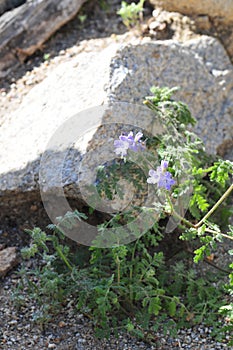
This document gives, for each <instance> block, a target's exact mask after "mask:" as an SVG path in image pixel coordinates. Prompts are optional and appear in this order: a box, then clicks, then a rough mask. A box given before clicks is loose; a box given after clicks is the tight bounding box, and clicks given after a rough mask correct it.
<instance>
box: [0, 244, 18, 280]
mask: <svg viewBox="0 0 233 350" xmlns="http://www.w3.org/2000/svg"><path fill="white" fill-rule="evenodd" d="M17 264H18V259H17V253H16V248H15V247H9V248H5V249H3V250H1V251H0V277H4V276H5V275H6V274H7V272H8V271H10V270H11V269H12V268H13V267H14V266H15V265H17Z"/></svg>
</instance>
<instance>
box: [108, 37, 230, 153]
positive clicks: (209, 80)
mask: <svg viewBox="0 0 233 350" xmlns="http://www.w3.org/2000/svg"><path fill="white" fill-rule="evenodd" d="M152 85H158V86H169V87H173V86H179V87H180V91H179V92H178V93H177V95H176V99H180V100H182V101H183V102H185V103H187V104H188V106H189V108H190V110H191V112H192V114H193V115H194V116H195V117H196V118H197V120H198V123H197V127H196V132H197V133H198V134H199V136H201V137H202V138H203V139H204V141H205V145H206V149H207V151H209V152H210V153H215V152H216V149H217V147H219V146H220V145H221V144H222V143H223V141H224V140H228V139H230V140H231V139H232V137H233V69H232V65H231V63H230V61H229V59H228V56H227V55H226V53H225V51H224V48H223V47H222V45H221V44H220V43H219V42H218V41H217V40H216V39H213V38H210V37H207V36H201V37H200V38H198V39H193V40H190V41H187V42H186V43H184V44H180V43H178V42H175V41H169V40H168V41H155V42H150V43H147V44H143V45H137V46H127V47H125V48H124V49H123V50H121V51H120V52H118V56H117V57H115V58H114V59H113V60H112V64H111V80H110V89H109V96H110V98H111V99H112V100H114V101H116V100H121V101H128V102H132V103H142V101H143V97H144V96H146V95H148V93H149V90H150V87H151V86H152Z"/></svg>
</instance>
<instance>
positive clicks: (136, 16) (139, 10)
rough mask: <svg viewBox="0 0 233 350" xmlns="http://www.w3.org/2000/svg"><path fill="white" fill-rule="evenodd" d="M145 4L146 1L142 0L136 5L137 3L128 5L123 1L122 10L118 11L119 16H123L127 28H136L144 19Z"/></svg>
mask: <svg viewBox="0 0 233 350" xmlns="http://www.w3.org/2000/svg"><path fill="white" fill-rule="evenodd" d="M144 2H145V0H140V1H139V3H138V4H135V2H132V3H131V4H127V2H125V1H122V3H121V8H120V10H118V11H117V14H118V15H120V16H121V18H122V21H123V23H124V25H125V26H126V27H127V28H131V27H134V26H136V25H137V24H138V23H139V21H140V20H141V19H142V14H143V5H144Z"/></svg>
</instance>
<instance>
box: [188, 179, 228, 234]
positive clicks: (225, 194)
mask: <svg viewBox="0 0 233 350" xmlns="http://www.w3.org/2000/svg"><path fill="white" fill-rule="evenodd" d="M232 190H233V184H232V185H231V186H230V187H229V188H228V190H227V191H226V192H225V193H224V194H223V195H222V197H221V198H220V199H219V200H218V201H217V203H215V205H214V206H213V207H212V209H210V211H208V213H207V214H206V215H205V216H204V217H203V218H202V219H201V220H200V221H199V222H198V223H197V224H196V225H194V228H198V227H200V226H201V225H202V224H203V222H204V221H205V220H207V219H208V218H209V217H210V215H212V214H213V212H214V211H215V210H216V209H217V208H218V207H219V205H220V204H221V203H222V202H223V201H224V199H226V198H227V196H229V194H230V193H231V191H232Z"/></svg>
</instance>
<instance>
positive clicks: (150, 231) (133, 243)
mask: <svg viewBox="0 0 233 350" xmlns="http://www.w3.org/2000/svg"><path fill="white" fill-rule="evenodd" d="M175 90H176V89H175V88H173V89H168V88H158V87H153V88H152V89H151V92H152V96H149V97H147V98H146V99H145V102H144V104H145V105H146V106H147V107H149V108H150V109H151V110H152V111H153V112H154V114H155V118H157V120H158V121H159V123H160V124H161V125H165V126H166V128H165V131H166V132H163V131H162V132H160V133H158V134H157V135H156V136H153V135H151V134H150V133H146V132H144V131H143V130H137V128H135V129H136V130H133V129H132V130H130V131H128V130H125V132H122V133H121V134H118V135H116V137H115V140H114V141H113V142H112V145H111V147H112V152H113V153H115V156H116V157H117V161H115V162H112V163H111V164H108V165H107V166H101V167H100V168H99V171H98V176H97V180H98V181H96V184H95V186H96V189H97V191H98V193H99V196H100V197H107V198H109V199H111V200H112V199H113V198H114V196H115V194H116V192H117V184H118V180H119V178H121V177H122V176H123V177H127V180H128V181H130V182H132V183H133V185H134V186H135V188H136V198H137V201H138V202H137V203H136V204H135V205H133V204H132V205H131V206H129V207H127V208H126V209H125V210H122V211H119V212H117V213H115V212H112V213H111V215H109V216H108V218H107V219H105V220H103V222H101V223H99V224H98V233H99V234H98V236H97V237H96V238H95V239H94V240H93V246H92V247H91V248H89V249H88V248H87V251H86V253H87V255H86V259H85V262H84V264H81V265H80V264H79V265H77V263H76V261H77V260H80V259H79V254H80V252H79V250H77V251H75V252H72V254H71V252H70V250H69V249H67V247H66V248H65V247H64V246H65V245H64V246H63V245H62V243H61V232H60V229H59V227H58V226H57V225H52V226H50V229H52V232H53V233H52V234H51V233H48V234H46V233H45V232H41V231H40V236H41V237H42V238H43V242H42V243H43V244H42V243H41V242H40V239H39V240H38V237H39V236H38V234H36V232H37V231H36V230H38V229H34V230H33V231H32V232H31V233H30V234H31V236H32V243H31V246H30V247H29V248H25V249H24V250H23V254H24V256H25V258H30V256H32V255H33V256H35V255H36V254H38V253H40V254H42V255H43V254H44V256H45V257H46V259H44V263H43V267H42V268H41V275H39V274H38V272H37V275H36V276H37V280H38V284H39V285H43V289H42V290H40V297H42V298H43V293H44V294H45V295H46V300H47V299H48V297H49V296H50V295H51V293H48V291H46V284H45V283H44V282H43V283H42V282H40V280H41V281H44V279H45V276H46V273H47V272H46V271H47V270H50V271H53V272H54V276H55V277H56V285H58V286H59V288H60V289H61V292H60V293H59V297H60V296H61V295H65V296H66V295H67V294H69V295H70V296H72V298H73V299H74V300H75V305H76V309H77V310H78V311H79V312H82V313H83V314H84V315H86V316H88V317H89V318H91V319H93V323H94V324H95V329H96V333H97V335H99V336H100V335H101V336H109V335H110V333H111V332H115V333H118V331H119V329H120V330H121V329H125V330H126V331H128V332H131V333H133V334H134V335H136V336H138V337H140V338H143V339H144V340H145V341H148V342H150V343H151V342H152V339H154V338H155V334H156V332H157V330H158V328H159V327H163V330H164V332H165V333H166V332H169V333H170V334H171V335H172V334H174V333H175V331H176V330H177V329H178V328H179V327H184V326H186V325H188V327H191V326H192V325H194V324H197V323H198V322H203V323H206V324H208V325H209V324H211V325H212V326H213V327H215V329H218V331H216V334H217V333H218V335H219V334H222V338H224V336H225V332H226V331H227V332H230V331H232V329H233V317H232V315H233V312H232V310H233V307H232V302H231V303H230V304H229V303H227V298H225V295H226V294H227V292H229V293H230V295H232V290H233V287H232V285H233V283H232V281H233V277H232V276H233V273H232V272H230V271H233V265H232V264H230V266H229V267H228V266H223V267H222V266H220V267H218V266H216V273H213V274H212V273H209V272H207V273H206V274H204V275H200V274H199V273H198V272H197V269H196V268H195V266H194V264H197V263H200V262H204V263H205V262H208V261H209V260H208V258H209V257H210V256H211V254H214V252H215V249H216V247H217V246H218V244H220V243H221V242H223V241H224V240H229V241H231V240H233V229H232V226H230V225H228V219H229V217H230V216H231V215H232V214H233V210H232V202H231V201H230V194H231V193H232V190H233V183H232V181H233V179H232V174H233V163H232V162H231V161H229V160H223V159H219V158H218V157H217V156H211V155H209V154H207V153H206V152H205V149H204V145H203V142H202V141H201V140H200V138H199V137H198V136H197V135H196V134H195V133H193V132H191V131H190V130H189V126H190V125H191V126H193V125H194V124H195V119H194V118H193V117H192V115H191V113H190V111H189V109H188V107H187V106H186V105H185V104H184V103H182V102H177V101H174V100H173V99H172V94H173V93H174V92H175ZM137 162H138V163H139V165H140V166H139V167H137ZM145 186H146V187H145ZM145 188H146V189H147V190H148V192H146V193H144V190H145ZM149 191H150V192H149ZM123 195H124V193H123ZM145 198H146V200H145ZM89 209H90V210H89V212H90V213H92V212H93V211H95V208H89ZM139 209H140V211H138V210H139ZM139 212H140V215H141V216H142V217H143V218H144V220H141V221H140V220H139V221H137V220H136V216H137V215H138V216H140V215H139V214H138V213H139ZM72 215H73V216H76V217H78V219H79V220H80V221H84V222H86V221H87V220H88V217H87V216H86V215H84V214H83V213H80V212H79V211H78V210H76V211H75V212H74V213H73V214H72V213H69V214H67V215H66V216H65V217H64V218H60V220H62V222H63V226H64V227H65V226H66V225H67V227H68V226H70V225H72ZM109 228H111V229H112V231H109ZM57 234H58V235H59V241H58V239H57V238H56V239H55V238H54V236H55V237H56V235H57ZM125 236H128V237H130V238H132V237H133V238H132V239H130V240H129V243H128V244H124V237H125ZM131 236H132V237H131ZM42 238H41V240H42ZM106 239H107V240H108V248H103V247H104V245H103V244H102V242H103V241H104V240H106ZM47 242H53V247H54V253H51V252H50V250H49V249H48V248H47ZM99 243H101V244H102V245H101V244H99ZM42 251H44V253H42ZM230 254H232V251H231V252H230ZM51 255H52V256H54V258H52V257H51ZM75 256H76V258H75ZM59 259H60V261H61V263H63V272H61V267H60V265H59V268H58V260H59ZM212 265H214V263H213V264H212ZM69 273H70V276H71V278H69V277H67V276H69ZM30 274H32V272H30ZM227 274H229V277H230V283H229V285H227V286H226V285H225V283H219V281H221V278H223V277H224V276H225V275H227ZM59 279H61V280H62V281H63V283H61V282H60V281H59ZM64 281H65V283H64ZM216 285H218V288H216V287H214V286H216ZM34 289H35V288H34ZM67 290H69V292H68V293H67ZM53 297H54V299H53V302H55V301H59V300H60V299H58V296H57V294H56V293H55V292H54V295H53ZM225 299H226V300H225ZM219 310H220V313H219ZM221 315H224V317H225V321H226V322H227V324H226V325H225V326H224V327H222V332H220V331H219V327H220V326H221V323H220V326H219V320H220V317H221Z"/></svg>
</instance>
